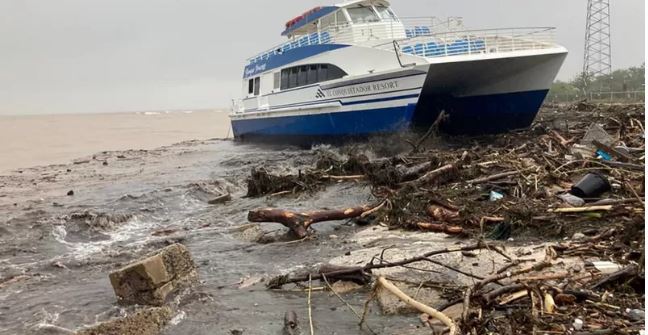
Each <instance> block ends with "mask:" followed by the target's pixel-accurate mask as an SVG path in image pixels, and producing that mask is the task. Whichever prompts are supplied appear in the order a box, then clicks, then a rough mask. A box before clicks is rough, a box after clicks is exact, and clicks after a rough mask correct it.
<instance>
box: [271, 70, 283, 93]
mask: <svg viewBox="0 0 648 335" xmlns="http://www.w3.org/2000/svg"><path fill="white" fill-rule="evenodd" d="M273 75H274V78H273V79H274V80H273V85H272V88H274V89H275V90H276V89H278V88H279V87H281V73H280V72H275V73H273Z"/></svg>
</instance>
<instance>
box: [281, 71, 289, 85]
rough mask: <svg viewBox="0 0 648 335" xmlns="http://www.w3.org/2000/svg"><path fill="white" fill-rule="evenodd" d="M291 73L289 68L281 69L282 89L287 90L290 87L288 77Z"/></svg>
mask: <svg viewBox="0 0 648 335" xmlns="http://www.w3.org/2000/svg"><path fill="white" fill-rule="evenodd" d="M289 75H290V71H287V70H282V71H281V89H282V90H285V89H286V88H288V77H289Z"/></svg>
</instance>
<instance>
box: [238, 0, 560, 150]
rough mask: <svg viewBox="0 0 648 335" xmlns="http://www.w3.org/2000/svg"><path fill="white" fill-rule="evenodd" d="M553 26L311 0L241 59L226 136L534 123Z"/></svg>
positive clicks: (375, 3)
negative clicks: (472, 26) (478, 23)
mask: <svg viewBox="0 0 648 335" xmlns="http://www.w3.org/2000/svg"><path fill="white" fill-rule="evenodd" d="M553 32H554V28H506V29H486V30H469V29H466V28H464V27H463V23H462V20H461V18H448V19H438V18H413V19H401V18H398V17H397V16H396V14H395V13H394V11H393V10H392V9H391V8H390V4H389V2H388V1H385V0H356V1H348V2H345V3H342V4H338V5H334V6H326V7H317V8H314V9H312V10H309V11H308V12H306V13H304V14H303V15H300V16H298V17H296V18H295V19H292V20H290V21H289V22H288V23H286V27H285V30H284V31H283V33H282V35H284V36H286V37H287V38H288V40H287V41H286V42H285V43H282V44H280V45H277V46H275V47H273V48H271V49H269V50H267V51H265V52H262V53H260V54H258V55H256V56H254V57H252V58H250V59H249V60H248V64H247V65H246V66H245V71H244V75H243V96H244V98H243V99H241V100H239V101H235V102H234V104H233V111H232V113H231V115H230V117H231V121H232V129H233V132H234V136H235V138H237V139H253V138H282V139H296V138H306V139H309V138H310V139H315V138H317V139H322V138H340V137H346V136H353V137H356V136H367V135H372V134H383V133H393V132H398V131H402V130H404V129H408V128H411V127H422V128H425V127H429V125H431V124H432V122H434V120H436V118H437V116H438V115H439V113H441V111H445V112H446V114H447V115H448V118H447V119H446V120H445V121H444V122H443V124H442V129H443V130H445V131H446V132H449V133H452V134H480V133H498V132H503V131H508V130H513V129H521V128H526V127H529V126H530V125H531V123H532V122H533V120H534V118H535V116H536V114H537V112H538V110H539V108H540V106H541V104H542V102H543V101H544V99H545V97H546V95H547V92H548V90H549V88H550V86H551V84H552V82H553V81H554V79H555V77H556V75H557V73H558V71H559V69H560V67H561V66H562V63H563V61H564V59H565V57H566V55H567V50H566V49H565V48H564V47H562V46H560V45H557V44H556V43H554V41H553Z"/></svg>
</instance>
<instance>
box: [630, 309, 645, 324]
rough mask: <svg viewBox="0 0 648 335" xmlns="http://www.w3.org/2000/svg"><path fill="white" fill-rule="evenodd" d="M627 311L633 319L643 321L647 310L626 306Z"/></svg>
mask: <svg viewBox="0 0 648 335" xmlns="http://www.w3.org/2000/svg"><path fill="white" fill-rule="evenodd" d="M626 313H627V314H628V316H629V317H630V319H631V320H633V321H641V320H644V319H645V318H646V311H644V310H641V309H636V308H635V309H630V308H626Z"/></svg>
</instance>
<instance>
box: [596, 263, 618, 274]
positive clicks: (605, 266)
mask: <svg viewBox="0 0 648 335" xmlns="http://www.w3.org/2000/svg"><path fill="white" fill-rule="evenodd" d="M592 265H594V267H595V268H596V269H597V270H599V271H601V272H602V273H613V272H617V271H619V270H621V265H619V264H616V263H612V262H607V261H601V262H592Z"/></svg>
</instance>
